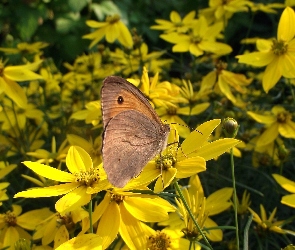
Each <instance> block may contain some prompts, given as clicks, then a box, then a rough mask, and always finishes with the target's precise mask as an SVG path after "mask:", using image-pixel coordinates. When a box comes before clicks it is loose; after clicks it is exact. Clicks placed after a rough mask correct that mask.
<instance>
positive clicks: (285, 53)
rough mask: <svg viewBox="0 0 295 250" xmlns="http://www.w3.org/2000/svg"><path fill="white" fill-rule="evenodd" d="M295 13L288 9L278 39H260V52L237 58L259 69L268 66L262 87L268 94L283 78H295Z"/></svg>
mask: <svg viewBox="0 0 295 250" xmlns="http://www.w3.org/2000/svg"><path fill="white" fill-rule="evenodd" d="M294 24H295V13H294V11H293V9H292V8H290V7H287V8H286V9H285V10H284V11H283V13H282V16H281V18H280V22H279V25H278V33H277V39H276V40H273V41H269V40H265V39H259V40H257V42H256V46H257V49H258V50H259V52H253V53H249V54H245V55H240V56H237V58H238V59H239V63H246V64H250V65H253V66H257V67H263V66H267V67H266V69H265V71H264V75H263V79H262V85H263V89H264V91H265V92H266V93H268V91H269V90H270V89H271V88H273V87H274V86H275V84H276V83H277V82H278V81H279V79H280V78H281V76H284V77H286V78H294V77H295V39H294V35H295V25H294Z"/></svg>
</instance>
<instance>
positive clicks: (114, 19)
mask: <svg viewBox="0 0 295 250" xmlns="http://www.w3.org/2000/svg"><path fill="white" fill-rule="evenodd" d="M119 20H120V16H119V15H117V14H116V15H113V16H108V17H107V19H106V21H107V22H108V23H110V24H114V23H116V22H118V21H119Z"/></svg>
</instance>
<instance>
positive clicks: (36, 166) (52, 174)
mask: <svg viewBox="0 0 295 250" xmlns="http://www.w3.org/2000/svg"><path fill="white" fill-rule="evenodd" d="M23 163H24V164H25V165H26V166H27V167H28V168H29V169H31V170H32V171H34V172H35V173H36V174H38V175H41V176H43V177H45V178H48V179H50V180H54V181H61V182H74V181H75V176H73V175H72V174H70V173H67V172H64V171H61V170H59V169H56V168H52V167H50V166H47V165H44V164H41V163H38V162H31V161H25V162H23Z"/></svg>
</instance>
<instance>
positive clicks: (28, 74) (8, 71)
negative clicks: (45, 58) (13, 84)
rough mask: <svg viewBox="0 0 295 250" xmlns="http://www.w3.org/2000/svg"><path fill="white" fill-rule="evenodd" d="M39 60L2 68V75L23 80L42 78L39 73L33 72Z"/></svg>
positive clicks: (18, 80) (15, 79) (14, 79)
mask: <svg viewBox="0 0 295 250" xmlns="http://www.w3.org/2000/svg"><path fill="white" fill-rule="evenodd" d="M40 63H41V62H36V63H29V64H27V65H19V66H8V67H5V69H4V76H5V78H8V79H10V80H12V81H17V82H23V81H31V80H38V79H43V77H42V76H41V75H39V74H36V73H34V72H33V71H32V70H36V69H37V67H38V66H39V65H40Z"/></svg>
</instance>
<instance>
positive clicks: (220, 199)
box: [206, 188, 233, 216]
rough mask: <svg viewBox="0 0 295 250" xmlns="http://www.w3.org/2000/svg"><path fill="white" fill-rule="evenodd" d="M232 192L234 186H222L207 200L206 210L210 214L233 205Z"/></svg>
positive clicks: (217, 212)
mask: <svg viewBox="0 0 295 250" xmlns="http://www.w3.org/2000/svg"><path fill="white" fill-rule="evenodd" d="M232 194H233V189H232V188H222V189H219V190H217V191H216V192H214V193H212V194H210V195H209V197H208V198H207V200H206V211H207V212H208V213H209V216H212V215H215V214H219V213H221V212H223V211H225V210H226V209H228V208H229V207H230V206H231V205H232V203H231V202H230V201H229V200H230V198H231V197H232Z"/></svg>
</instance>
